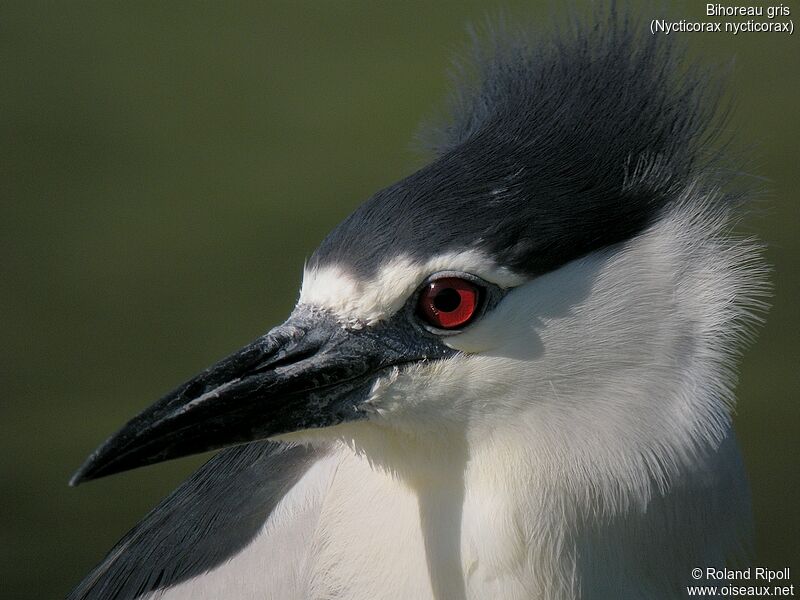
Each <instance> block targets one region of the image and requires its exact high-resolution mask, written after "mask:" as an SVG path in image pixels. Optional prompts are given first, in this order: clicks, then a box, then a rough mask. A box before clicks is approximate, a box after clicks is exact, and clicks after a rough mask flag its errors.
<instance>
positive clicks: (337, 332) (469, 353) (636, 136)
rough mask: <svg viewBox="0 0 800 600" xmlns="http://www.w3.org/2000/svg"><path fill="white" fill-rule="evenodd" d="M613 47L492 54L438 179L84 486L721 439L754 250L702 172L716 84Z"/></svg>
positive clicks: (465, 85) (433, 176)
mask: <svg viewBox="0 0 800 600" xmlns="http://www.w3.org/2000/svg"><path fill="white" fill-rule="evenodd" d="M609 27H610V28H611V33H610V34H609V32H608V31H606V32H603V33H602V35H601V33H600V30H591V29H586V30H577V31H575V32H573V34H572V35H573V36H574V38H575V39H574V40H572V41H573V42H574V43H561V44H557V45H552V46H543V47H542V48H545V49H540V50H536V51H527V50H526V51H524V52H522V51H520V47H521V44H522V45H524V44H523V43H522V42H521V41H520V40H516V39H515V38H514V36H513V35H509V36H496V38H495V39H503V40H505V41H504V42H502V43H501V42H497V45H491V46H486V47H483V49H482V51H481V52H478V55H479V56H481V58H480V60H479V61H478V64H477V66H476V68H475V71H474V72H472V73H471V74H470V76H468V77H466V78H465V80H464V82H462V84H461V87H460V88H459V89H460V90H461V91H460V93H459V94H458V95H456V96H455V101H454V103H453V111H452V113H453V114H452V117H451V119H450V120H449V121H448V123H447V124H446V125H445V126H443V127H441V128H438V129H436V130H435V131H436V133H435V134H434V135H433V137H432V140H433V142H432V144H431V145H432V148H433V149H434V157H433V160H432V161H431V162H430V163H429V164H428V165H427V166H425V167H423V168H422V169H420V170H419V171H417V172H416V173H414V174H412V175H411V176H409V177H407V178H405V179H403V180H401V181H399V182H398V183H396V184H394V185H391V186H389V187H387V188H386V189H384V190H381V191H380V192H378V193H377V194H375V195H374V196H373V197H372V198H370V199H369V200H368V201H367V202H365V203H364V204H362V205H361V206H360V207H359V208H358V209H357V210H356V211H355V212H353V214H351V215H350V216H349V217H348V218H347V219H346V220H345V221H344V222H343V223H342V224H340V225H339V226H338V227H337V228H336V229H335V230H334V231H333V232H332V233H331V234H330V235H329V236H328V237H327V238H326V239H325V240H324V241H323V243H322V244H321V245H320V247H319V248H318V249H317V251H316V252H315V253H314V255H313V256H312V257H311V259H310V260H309V261H308V264H307V265H306V269H305V274H304V280H303V287H302V291H301V294H300V299H299V302H298V305H297V307H296V308H295V310H294V311H293V313H292V314H291V316H290V317H289V319H288V320H287V321H286V322H285V323H284V324H283V325H280V326H278V327H276V328H275V329H273V330H272V331H270V332H268V333H267V334H265V335H263V336H262V337H260V338H258V339H257V340H255V341H254V342H253V343H251V344H249V345H247V346H246V347H245V348H243V349H242V350H240V351H239V352H237V353H235V354H233V355H232V356H230V357H228V358H227V359H225V360H223V361H221V362H220V363H218V364H217V365H215V366H213V367H211V368H209V369H207V370H205V371H203V372H202V373H200V374H199V375H198V376H197V377H196V378H194V379H192V380H191V381H189V382H187V383H185V384H184V385H182V386H180V387H178V388H177V389H176V390H174V391H173V392H171V393H170V394H168V395H167V396H165V397H164V398H163V399H161V400H160V401H159V402H157V403H156V404H155V405H153V406H152V407H150V408H148V409H146V410H145V411H144V412H143V413H141V414H140V415H139V416H137V417H136V418H134V419H133V420H132V421H130V422H129V423H128V424H127V425H126V426H125V427H123V429H122V430H120V431H119V432H118V433H117V434H116V435H115V436H113V437H112V438H110V439H109V440H108V441H107V442H106V443H105V444H104V445H103V446H101V447H100V448H99V449H98V450H97V451H96V452H95V453H94V454H93V455H92V456H91V457H90V458H89V460H88V461H87V462H86V464H85V465H84V466H83V467H82V468H81V470H80V471H79V472H78V473H77V474H76V475H75V477H74V479H73V482H74V483H79V482H81V481H85V480H88V479H94V478H97V477H101V476H104V475H108V474H111V473H114V472H118V471H122V470H126V469H130V468H135V467H138V466H141V465H145V464H150V463H154V462H159V461H162V460H166V459H169V458H175V457H179V456H184V455H188V454H192V453H197V452H201V451H205V450H210V449H215V448H220V447H224V446H227V445H232V444H237V443H245V442H248V441H252V440H257V439H263V438H270V437H282V438H284V439H295V440H304V441H308V440H312V441H313V440H317V439H325V440H330V439H335V438H339V439H341V438H346V439H347V440H348V441H350V442H353V443H356V444H363V447H364V448H366V451H369V449H370V448H375V447H377V446H379V445H380V443H382V442H381V440H387V439H400V440H406V441H408V442H410V444H411V445H415V444H423V445H424V444H427V445H428V446H429V447H430V448H432V449H434V450H432V452H435V451H436V450H435V449H436V448H438V447H439V446H437V444H436V443H433V442H435V441H436V440H439V441H441V442H442V443H449V442H448V440H454V439H458V440H460V443H461V444H462V445H463V447H465V448H466V449H467V450H466V451H467V452H468V451H469V449H470V448H474V447H476V446H477V445H479V444H485V443H488V442H487V441H491V440H494V441H496V440H498V439H505V440H510V439H513V440H515V443H517V442H519V443H525V444H527V445H529V446H536V447H537V448H539V449H540V450H541V452H545V453H546V452H562V453H572V454H573V455H574V456H580V457H581V460H575V461H572V462H571V464H576V465H581V467H580V468H583V469H586V468H588V467H587V465H592V464H595V463H596V464H597V465H599V466H598V468H601V467H602V465H604V464H605V465H608V464H616V465H619V464H625V461H629V460H630V457H631V456H639V457H644V458H643V459H642V460H647V457H648V456H650V457H651V458H653V460H654V461H656V462H658V461H662V462H663V456H665V455H667V454H668V455H669V456H678V455H680V454H681V453H682V452H683V453H691V452H692V451H693V450H692V448H693V444H694V443H695V442H696V440H697V439H700V438H703V439H716V438H719V437H720V436H721V435H722V432H723V431H725V430H726V429H727V423H728V418H729V417H728V410H727V406H726V404H725V402H726V399H727V398H729V394H728V392H729V387H730V384H731V376H730V372H729V369H728V365H729V364H730V359H731V356H732V352H733V350H732V349H733V348H734V347H735V345H736V344H735V342H736V336H737V335H739V334H740V333H741V331H742V327H741V326H739V325H737V323H739V322H740V321H742V320H743V316H744V315H745V314H746V312H747V310H746V308H745V306H746V305H747V302H743V301H737V302H729V301H728V299H730V297H731V294H733V295H736V294H738V293H739V291H740V290H742V289H744V288H747V287H748V285H749V284H748V283H747V282H748V281H751V280H752V272H753V270H752V269H751V270H750V271H749V272H747V273H746V272H745V271H746V270H745V269H743V268H741V265H743V264H748V263H752V260H751V258H752V256H753V254H752V253H753V251H752V249H751V248H750V247H749V246H745V245H742V244H738V245H737V244H732V243H730V242H728V241H727V240H726V238H725V234H724V229H725V223H726V219H727V217H728V214H729V212H730V211H731V210H732V209H733V207H734V203H733V202H732V200H731V196H730V195H729V194H726V193H724V192H723V191H721V190H722V187H721V185H720V183H719V181H718V179H717V178H716V177H715V176H711V175H710V173H711V171H709V170H708V169H707V168H706V167H705V166H704V163H703V161H702V160H701V157H702V155H703V152H704V150H705V147H704V144H706V143H707V142H708V137H707V136H705V135H704V132H707V131H708V130H709V128H710V127H711V126H712V125H713V119H712V117H713V114H714V111H713V106H712V107H711V108H709V106H710V105H713V102H711V103H709V102H707V100H708V96H709V90H708V86H707V85H706V84H705V83H704V82H705V81H706V78H705V74H703V73H700V72H686V71H685V70H681V69H680V68H679V64H680V60H679V58H680V57H678V56H676V55H675V52H674V47H673V46H668V45H662V44H661V43H660V41H659V40H658V39H657V38H654V37H647V38H645V37H643V36H641V35H639V34H636V33H634V32H632V30H631V29H630V28H628V27H626V26H625V25H622V24H620V23H616V22H615V23H612V24H611V25H610V26H609ZM712 96H713V94H712ZM748 273H749V275H748ZM748 277H750V278H751V279H750V280H748ZM755 287H757V286H754V285H749V288H750V289H755ZM700 381H706V382H708V381H710V382H711V385H705V386H699V384H698V382H700ZM700 388H702V389H703V390H707V392H708V393H697V391H698V389H700ZM565 440H566V441H568V443H565ZM376 445H377V446H376ZM673 446H674V447H675V450H674V452H672V453H667V454H665V453H664V452H663V451H661V450H659V449H663V448H665V447H673ZM614 453H617V454H618V456H614ZM600 456H603V458H602V459H599V458H598V457H600Z"/></svg>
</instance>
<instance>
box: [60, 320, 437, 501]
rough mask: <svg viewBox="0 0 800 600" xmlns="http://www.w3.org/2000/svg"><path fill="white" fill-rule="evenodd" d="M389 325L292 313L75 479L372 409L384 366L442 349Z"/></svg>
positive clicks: (133, 428) (150, 415)
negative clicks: (353, 325) (349, 326)
mask: <svg viewBox="0 0 800 600" xmlns="http://www.w3.org/2000/svg"><path fill="white" fill-rule="evenodd" d="M407 339H408V337H407V336H405V335H403V332H402V331H396V330H394V329H393V328H392V327H386V326H385V327H379V328H377V329H376V328H366V329H362V330H357V331H349V330H346V329H344V328H342V327H341V325H339V324H338V323H336V321H335V320H334V319H333V318H331V317H330V316H328V315H325V314H321V313H315V312H312V311H310V310H298V311H295V313H294V314H293V315H292V316H291V317H290V318H289V320H288V321H287V322H286V323H285V324H283V325H281V326H279V327H276V328H275V329H273V330H272V331H270V332H269V333H267V334H266V335H264V336H262V337H260V338H258V339H257V340H255V341H254V342H253V343H251V344H249V345H248V346H245V347H244V348H242V349H241V350H239V351H238V352H236V353H234V354H233V355H231V356H229V357H228V358H226V359H224V360H222V361H221V362H219V363H217V364H216V365H214V366H212V367H210V368H208V369H206V370H205V371H203V372H202V373H200V374H199V375H198V376H197V377H195V378H194V379H192V380H190V381H188V382H187V383H185V384H183V385H182V386H180V387H178V388H177V389H176V390H174V391H173V392H172V393H170V394H168V395H167V396H165V397H164V398H162V399H161V400H159V401H158V402H156V403H155V404H154V405H152V406H151V407H150V408H148V409H146V410H145V411H144V412H142V413H141V414H139V415H138V416H137V417H135V418H133V419H132V420H131V421H130V422H128V423H127V424H126V425H125V426H124V427H123V428H122V429H121V430H120V431H119V432H117V433H116V434H115V435H114V436H112V437H111V438H110V439H109V440H108V441H106V442H105V443H104V444H103V445H102V446H100V447H99V448H98V449H97V450H95V451H94V452H93V453H92V455H91V456H89V458H88V459H87V460H86V462H85V463H84V464H83V466H81V468H80V469H79V470H78V471H77V473H75V475H74V476H73V477H72V480H71V481H70V484H71V485H78V484H79V483H82V482H84V481H89V480H92V479H97V478H99V477H104V476H106V475H111V474H113V473H118V472H120V471H126V470H129V469H135V468H137V467H141V466H144V465H148V464H152V463H157V462H161V461H165V460H169V459H172V458H179V457H181V456H188V455H190V454H196V453H199V452H204V451H206V450H214V449H217V448H222V447H225V446H231V445H235V444H239V443H243V442H249V441H253V440H258V439H263V438H267V437H270V436H274V435H279V434H282V433H288V432H292V431H299V430H302V429H311V428H317V427H326V426H329V425H335V424H337V423H341V422H344V421H352V420H354V419H359V418H362V417H363V416H365V414H366V413H365V412H364V410H363V409H362V407H361V403H362V402H363V400H365V399H366V398H367V396H368V394H369V390H370V388H371V386H372V384H373V382H374V381H375V378H376V377H378V376H380V374H381V373H382V372H384V371H385V370H386V369H387V368H389V367H392V366H396V365H400V364H405V363H409V362H414V361H418V360H424V359H427V358H439V357H441V356H442V355H443V353H447V349H444V348H442V347H441V346H439V345H438V344H435V343H426V344H422V345H421V346H420V345H417V344H414V345H413V346H414V347H413V348H409V347H407V345H406V344H405V343H404V342H405V341H406V340H407Z"/></svg>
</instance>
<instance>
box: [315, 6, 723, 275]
mask: <svg viewBox="0 0 800 600" xmlns="http://www.w3.org/2000/svg"><path fill="white" fill-rule="evenodd" d="M677 44H678V42H677V40H675V39H673V38H665V37H657V36H652V35H650V33H649V31H648V30H647V25H646V24H645V23H642V22H639V21H636V20H634V19H632V18H630V17H628V16H624V15H620V14H617V12H616V11H615V10H614V9H612V10H610V11H608V12H607V14H605V15H604V16H602V17H599V18H598V17H595V20H593V21H592V24H589V23H587V22H576V23H573V24H570V25H569V26H566V27H562V28H560V29H557V30H556V31H555V32H554V33H551V34H549V35H541V34H540V35H536V34H534V33H531V32H530V31H515V30H513V29H512V28H511V27H510V26H508V25H506V24H502V23H501V24H499V25H497V26H495V27H494V28H493V29H491V30H490V31H489V32H487V33H484V34H483V35H481V36H475V43H474V47H473V51H472V55H471V58H472V59H471V60H470V61H469V62H468V66H462V67H460V68H459V70H458V75H457V85H456V88H455V92H454V93H453V95H452V96H451V101H450V103H449V106H450V110H449V115H450V116H449V117H448V118H447V119H446V120H444V121H443V122H442V123H441V124H439V125H438V126H434V127H432V128H431V129H430V130H429V131H428V133H427V135H426V136H425V138H426V140H427V143H428V147H429V148H430V149H431V150H432V151H433V152H434V153H435V159H434V160H433V162H431V163H430V164H428V165H427V166H425V167H424V168H422V169H421V170H419V171H418V172H416V173H414V174H413V175H411V176H410V177H408V178H406V179H404V180H402V181H400V182H398V183H397V184H395V185H392V186H390V187H388V188H386V189H384V190H382V191H380V192H378V193H377V194H375V195H374V196H373V197H372V198H371V199H370V200H368V201H367V202H366V203H364V204H363V205H362V206H361V207H359V208H358V209H357V210H356V211H355V212H354V213H353V214H352V215H351V216H350V217H349V218H348V219H346V220H345V221H344V222H343V223H342V224H341V225H340V226H339V227H338V228H337V229H336V230H334V232H333V233H332V234H331V235H330V236H329V237H328V238H327V239H326V240H325V241H324V242H323V243H322V245H321V246H320V248H319V249H318V251H317V252H316V254H315V255H314V256H313V257H312V260H311V266H314V265H321V264H326V263H335V264H339V265H343V266H346V267H348V268H350V269H351V270H352V271H354V272H355V273H356V274H358V275H361V276H363V277H369V276H371V275H372V274H373V273H374V271H375V270H376V269H378V268H379V267H380V266H381V265H382V264H384V263H385V262H386V261H388V260H391V259H392V258H394V257H395V256H397V255H398V254H404V255H406V256H408V257H409V258H412V259H419V260H424V259H425V258H427V257H428V256H430V255H433V254H437V253H440V252H444V251H450V250H455V251H458V250H466V249H469V248H477V249H480V250H483V251H485V252H486V253H488V254H489V255H490V256H492V257H494V259H495V260H496V261H497V263H498V264H500V265H503V266H507V267H510V268H512V269H514V270H516V271H519V272H523V273H527V274H530V275H537V274H540V273H544V272H547V271H550V270H552V269H554V268H557V267H559V266H560V265H562V264H564V263H566V262H568V261H570V260H572V259H574V258H577V257H580V256H582V255H584V254H587V253H588V252H591V251H593V250H596V249H599V248H602V247H605V246H609V245H612V244H615V243H618V242H621V241H624V240H626V239H629V238H631V237H633V236H635V235H636V234H638V233H639V232H641V231H642V230H643V229H644V228H645V227H647V226H648V225H649V224H650V223H652V222H653V221H654V220H655V219H657V218H658V216H659V215H660V214H662V212H663V210H664V209H665V207H667V206H668V205H670V203H671V202H672V201H673V200H674V199H675V198H676V197H677V196H678V195H679V192H680V191H681V190H682V189H684V188H685V187H686V186H687V185H688V184H689V183H690V182H692V181H693V180H695V179H697V178H698V177H700V176H702V175H703V174H704V172H705V170H706V167H705V166H704V165H707V164H708V162H709V158H710V154H711V151H710V148H711V147H713V141H714V139H713V138H714V135H715V132H716V131H718V130H719V122H718V120H716V119H715V115H716V114H717V104H718V97H719V89H720V86H719V85H718V82H717V81H716V79H715V78H714V77H712V76H711V74H710V72H709V71H707V70H703V69H701V68H699V67H698V66H696V65H691V64H687V61H686V58H685V52H684V51H683V48H682V47H681V46H679V45H677Z"/></svg>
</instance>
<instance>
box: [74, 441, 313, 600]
mask: <svg viewBox="0 0 800 600" xmlns="http://www.w3.org/2000/svg"><path fill="white" fill-rule="evenodd" d="M324 453H325V450H324V449H313V448H309V447H306V446H293V447H288V446H284V445H282V444H277V443H275V442H268V441H259V442H251V443H249V444H244V445H241V446H236V447H233V448H229V449H227V450H223V451H222V452H220V453H219V454H217V455H216V456H215V457H214V458H212V459H211V460H210V461H208V462H207V463H206V464H205V465H203V466H202V467H201V468H200V469H198V470H197V472H195V473H194V474H193V475H192V476H191V477H190V478H189V479H188V480H186V482H184V483H183V484H182V485H181V486H180V487H179V488H178V489H177V490H175V491H174V492H173V493H172V494H170V496H168V497H167V498H166V499H165V500H164V501H163V502H161V503H160V504H159V505H158V506H157V507H156V508H155V509H154V510H152V511H151V512H150V513H149V514H148V515H147V516H146V517H145V518H144V519H143V520H142V521H141V522H140V523H139V524H138V525H136V526H135V527H134V528H133V529H131V531H129V532H128V533H127V535H125V537H123V538H122V540H120V542H119V543H118V544H117V545H116V546H114V548H113V549H112V550H111V551H110V552H109V553H108V555H107V556H106V557H105V558H104V559H103V561H102V562H101V563H100V564H99V565H97V567H95V568H94V570H92V572H91V573H89V575H88V576H87V577H86V578H85V579H84V580H83V581H82V582H81V583H80V584H79V585H78V586H77V587H76V588H75V589H74V590H73V591H72V593H71V594H70V595H69V596H68V597H67V600H97V599H100V598H102V599H104V600H108V599H114V600H135V599H137V598H141V597H143V596H144V595H145V594H147V593H148V592H152V591H154V590H158V589H163V588H167V587H170V586H172V585H175V584H177V583H180V582H181V581H185V580H187V579H190V578H192V577H194V576H196V575H199V574H201V573H203V572H205V571H208V570H209V569H211V568H213V567H214V566H216V565H218V564H220V563H221V562H223V561H225V560H227V559H229V558H231V557H232V556H234V555H235V554H236V553H237V552H239V551H240V550H241V549H242V548H244V547H245V546H246V545H247V544H248V543H249V542H250V541H251V540H252V539H253V538H254V537H255V536H256V535H257V534H258V532H259V531H260V530H261V528H262V527H263V525H264V523H265V522H266V521H267V519H268V518H269V516H270V514H271V513H272V511H273V509H274V508H275V506H276V505H277V504H278V502H279V501H280V500H281V498H283V497H284V495H285V494H286V493H287V492H288V491H289V490H290V489H291V488H292V487H293V486H294V485H295V483H297V482H298V481H299V480H300V478H301V477H302V476H303V474H304V473H305V472H306V471H307V470H308V469H309V467H310V466H311V465H312V464H314V462H315V461H316V460H317V459H318V458H320V457H321V456H323V455H324Z"/></svg>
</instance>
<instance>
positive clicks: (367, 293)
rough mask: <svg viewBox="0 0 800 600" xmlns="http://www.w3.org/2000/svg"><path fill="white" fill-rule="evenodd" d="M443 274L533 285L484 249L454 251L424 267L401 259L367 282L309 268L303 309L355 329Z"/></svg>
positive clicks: (334, 268) (339, 271) (340, 270)
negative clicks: (333, 316)
mask: <svg viewBox="0 0 800 600" xmlns="http://www.w3.org/2000/svg"><path fill="white" fill-rule="evenodd" d="M439 271H463V272H465V273H471V274H473V275H477V276H478V277H480V278H482V279H485V280H486V281H489V282H491V283H494V284H495V285H498V286H500V287H503V288H509V287H515V286H518V285H520V284H522V283H524V282H525V281H527V278H526V277H523V276H522V275H518V274H517V273H514V272H513V271H511V270H509V269H507V268H505V267H499V266H497V265H496V264H495V263H494V261H492V260H491V259H490V258H489V257H487V256H486V255H485V254H483V253H482V252H479V251H478V250H467V251H464V252H448V253H445V254H440V255H439V256H435V257H433V258H431V259H430V260H428V261H426V262H424V263H419V262H415V261H412V260H411V259H409V258H408V257H406V256H399V257H397V258H395V259H394V260H392V261H391V262H389V263H388V264H387V265H385V266H384V267H383V268H381V270H380V271H379V273H378V275H377V276H376V277H375V278H373V279H371V280H367V281H363V280H359V279H357V278H356V277H355V276H354V275H352V274H350V273H348V272H347V270H346V269H345V268H343V267H339V266H336V265H332V266H327V267H323V268H321V269H318V268H314V269H306V271H305V273H304V274H303V287H302V289H301V290H300V301H299V304H304V305H308V306H315V307H319V308H324V309H326V310H329V311H331V312H333V313H334V314H336V315H337V316H338V317H339V319H340V320H341V321H342V322H343V323H347V324H348V325H351V326H358V325H359V324H362V325H370V324H372V323H376V322H378V321H381V320H383V319H386V318H388V317H390V316H391V315H393V314H394V313H395V312H397V311H398V310H399V309H400V308H401V307H402V306H403V305H404V304H405V303H406V301H407V300H408V297H409V296H410V295H411V294H412V293H413V292H414V290H415V289H416V288H417V286H419V285H420V284H421V283H422V282H423V281H424V280H425V278H426V277H428V276H429V275H432V274H434V273H437V272H439Z"/></svg>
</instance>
